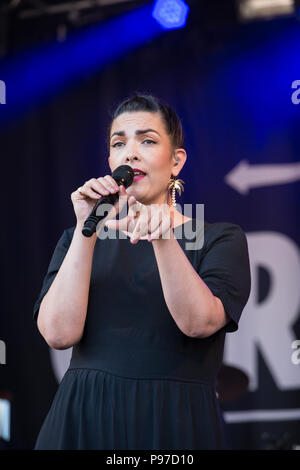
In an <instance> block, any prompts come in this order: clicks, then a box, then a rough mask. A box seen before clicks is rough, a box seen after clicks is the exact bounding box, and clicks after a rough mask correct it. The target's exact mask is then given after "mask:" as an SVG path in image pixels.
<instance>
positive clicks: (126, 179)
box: [82, 165, 134, 237]
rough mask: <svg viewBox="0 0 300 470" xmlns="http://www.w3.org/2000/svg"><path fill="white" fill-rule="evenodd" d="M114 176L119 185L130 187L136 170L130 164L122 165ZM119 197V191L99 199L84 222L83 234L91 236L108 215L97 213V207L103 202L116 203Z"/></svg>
mask: <svg viewBox="0 0 300 470" xmlns="http://www.w3.org/2000/svg"><path fill="white" fill-rule="evenodd" d="M111 176H112V178H113V179H114V180H115V182H116V183H117V185H118V186H120V185H121V184H122V185H123V186H124V187H125V189H126V188H128V187H129V186H130V185H131V184H132V182H133V178H134V171H133V169H132V168H131V167H130V166H129V165H120V166H118V168H116V169H115V171H114V172H113V173H112V175H111ZM118 199H119V193H117V194H109V195H108V196H102V197H101V199H100V201H97V203H96V205H95V207H94V209H93V210H92V212H91V213H90V215H89V216H88V218H87V219H86V221H85V222H84V226H83V229H82V234H83V235H84V236H85V237H91V236H92V235H93V233H94V232H95V231H96V227H97V224H98V222H100V220H102V219H104V217H106V215H107V214H106V215H96V213H97V209H98V207H99V206H100V205H101V204H111V205H114V204H115V202H116V201H117V200H118Z"/></svg>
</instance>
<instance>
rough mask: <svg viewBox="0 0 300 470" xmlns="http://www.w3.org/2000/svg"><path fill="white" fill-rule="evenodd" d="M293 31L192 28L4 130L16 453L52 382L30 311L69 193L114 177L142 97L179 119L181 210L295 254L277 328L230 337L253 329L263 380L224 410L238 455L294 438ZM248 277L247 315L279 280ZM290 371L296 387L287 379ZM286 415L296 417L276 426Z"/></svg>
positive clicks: (2, 373)
mask: <svg viewBox="0 0 300 470" xmlns="http://www.w3.org/2000/svg"><path fill="white" fill-rule="evenodd" d="M299 27H300V26H299V24H297V23H296V21H293V20H285V21H277V22H270V23H262V24H256V25H247V26H246V25H245V26H233V25H232V26H230V27H225V28H223V29H220V30H219V32H218V34H216V33H213V32H211V33H207V34H206V36H205V37H204V36H203V35H202V34H201V33H200V31H199V27H198V26H197V25H195V24H194V25H191V27H190V28H189V29H182V30H178V31H173V32H169V33H167V34H165V35H164V36H162V37H160V38H158V39H155V40H153V41H149V42H148V43H147V44H146V45H145V46H143V47H141V48H139V49H138V50H136V51H135V52H132V54H130V55H127V56H126V57H123V58H122V59H121V60H120V61H118V62H117V63H115V64H113V65H111V66H109V67H108V68H106V69H105V70H102V71H99V72H97V73H95V74H93V75H92V76H87V77H86V78H85V79H82V81H81V82H80V83H77V84H76V86H73V87H70V88H69V89H68V90H65V91H64V92H61V93H60V94H59V95H57V96H55V97H52V99H51V100H50V101H48V102H45V103H44V104H43V105H40V106H36V107H34V108H33V109H31V110H30V111H28V112H27V113H26V115H23V116H20V117H19V118H18V119H15V120H11V121H10V122H9V123H8V124H6V125H5V124H3V127H2V129H1V133H0V154H1V163H2V191H1V196H2V198H1V199H2V201H1V202H2V204H1V207H2V208H3V211H2V231H1V241H2V245H1V246H2V248H3V249H2V260H3V268H2V273H3V280H2V289H3V290H2V295H1V299H2V305H1V329H0V339H1V340H4V341H5V343H6V347H7V358H6V360H7V363H6V365H0V392H1V393H2V394H3V393H9V394H10V398H11V402H12V424H11V445H12V446H13V447H14V448H32V446H33V444H34V441H35V439H36V436H37V433H38V430H39V428H40V426H41V424H42V421H43V419H44V417H45V414H46V413H47V411H48V409H49V406H50V404H51V401H52V398H53V396H54V393H55V391H56V389H57V383H58V377H57V376H56V374H55V372H54V368H53V358H52V359H51V357H52V356H51V354H50V351H49V348H48V346H47V345H46V343H45V342H44V340H43V338H42V337H41V336H40V334H39V333H38V331H37V328H36V325H35V323H34V322H33V320H32V309H33V304H34V302H35V300H36V298H37V296H38V293H39V291H40V288H41V284H42V280H43V277H44V275H45V272H46V269H47V266H48V263H49V260H50V257H51V254H52V252H53V250H54V247H55V245H56V243H57V241H58V239H59V238H60V236H61V234H62V231H63V230H64V229H65V228H67V227H70V226H72V225H74V224H75V216H74V213H73V209H72V203H71V200H70V194H71V192H72V191H74V190H75V189H76V188H77V187H78V186H80V185H82V184H83V183H84V182H85V181H86V180H88V179H90V178H92V177H96V178H97V177H99V176H101V175H104V174H107V173H108V172H109V167H108V163H107V149H106V130H107V126H108V123H109V112H110V111H111V110H113V108H114V107H115V106H116V105H117V104H118V103H119V101H120V100H123V99H124V98H125V97H127V96H128V95H130V94H131V93H133V92H134V91H140V92H148V93H152V94H154V95H156V96H158V97H159V98H162V99H163V100H164V101H166V102H167V103H169V104H170V105H171V106H173V107H174V108H175V109H176V110H177V112H178V114H179V116H180V117H181V119H182V122H183V127H184V131H185V136H186V150H187V154H188V159H187V162H186V165H185V167H184V169H183V171H182V173H181V175H180V177H181V178H182V179H183V180H184V181H185V182H186V184H185V191H184V193H183V196H182V198H181V200H180V201H181V203H193V204H195V203H204V204H205V219H206V220H207V221H208V222H215V221H230V222H233V223H237V224H239V225H240V226H241V227H242V228H243V230H244V231H245V232H246V234H247V236H248V237H249V243H250V238H251V250H255V248H257V249H258V251H256V253H258V252H260V251H259V250H261V249H262V248H263V246H264V245H260V243H262V244H264V243H266V246H268V236H271V235H272V234H279V235H283V236H284V237H285V239H286V240H287V243H288V244H290V245H291V246H292V247H293V248H295V254H296V255H295V256H294V257H293V265H292V264H291V265H290V269H289V265H288V266H287V268H285V271H284V279H285V281H286V282H285V283H284V286H285V287H284V288H285V295H287V298H288V299H289V300H288V301H287V302H286V303H285V305H284V308H282V306H280V307H279V306H278V309H277V310H276V308H274V309H273V311H272V313H273V315H274V321H272V319H270V321H269V322H267V326H265V325H263V326H262V325H261V324H260V323H259V322H257V323H256V322H252V323H251V331H249V330H248V332H247V331H245V329H244V330H243V329H242V328H241V331H239V332H237V333H234V334H232V335H228V336H229V337H230V341H233V337H238V335H241V336H240V338H241V340H243V339H244V338H246V337H247V335H248V334H249V335H250V336H251V338H253V340H252V341H253V344H252V346H253V350H254V353H253V354H254V361H255V364H256V366H257V368H258V372H257V375H258V383H257V384H256V386H254V388H253V390H252V391H249V392H248V393H247V395H244V396H243V397H241V398H240V399H238V400H235V401H233V402H229V403H225V404H224V411H225V413H229V414H228V415H227V416H228V432H229V434H230V436H231V440H232V443H233V447H234V448H250V449H251V448H262V447H264V441H263V439H262V433H263V432H270V433H271V434H272V435H273V436H274V438H280V437H282V436H283V435H284V433H288V439H289V440H290V441H291V442H294V443H296V442H298V443H299V441H300V439H299V436H300V425H299V419H300V414H299V413H300V395H299V389H300V374H299V367H300V366H299V365H296V364H292V362H291V359H290V358H291V354H292V349H291V344H289V349H288V350H287V342H286V341H285V342H284V343H283V344H282V345H281V344H280V342H278V328H279V324H280V325H282V322H283V324H284V322H285V320H284V319H285V318H290V309H291V308H293V309H296V313H297V315H296V316H295V315H294V316H293V321H292V324H291V325H290V323H288V324H286V328H287V329H288V334H289V336H288V338H290V339H291V341H292V340H295V339H297V338H298V339H300V325H299V299H298V297H297V293H296V291H295V289H294V287H293V286H294V284H295V276H297V275H298V274H299V250H298V247H297V244H299V240H300V228H299V219H298V214H299V209H298V208H299V176H298V177H297V176H296V177H295V175H296V174H297V172H298V175H299V163H298V169H297V168H296V164H297V162H299V149H300V145H299V124H300V105H299V106H297V105H295V104H293V103H292V100H291V96H292V92H293V90H292V88H291V84H292V82H293V81H294V80H296V79H300V71H299V66H298V63H299V61H298V51H299V39H298V38H299V37H300V36H299ZM0 79H1V71H0ZM7 86H9V84H7ZM20 86H22V84H20ZM5 106H9V102H8V103H7V104H6V105H5ZM0 112H3V106H2V105H1V107H0ZM243 160H247V161H248V164H249V166H250V167H251V168H252V167H253V168H254V167H255V166H256V165H266V166H265V167H255V168H256V170H258V171H259V172H260V175H262V182H261V183H259V181H260V179H259V177H258V176H256V177H255V176H254V177H252V180H251V181H252V183H250V188H249V191H248V193H246V194H242V193H241V192H239V191H238V190H237V189H236V188H235V187H233V186H232V185H231V184H229V179H228V175H229V173H230V172H231V171H232V170H233V169H234V168H236V166H237V165H238V164H239V163H240V162H241V161H243ZM291 164H294V165H295V166H294V167H293V168H294V170H293V168H292V170H291V167H290V166H289V165H291ZM272 165H277V167H276V169H277V170H278V171H279V173H282V174H283V172H284V171H288V170H289V169H290V170H291V171H290V173H292V174H294V178H293V177H292V176H291V175H290V176H289V177H287V179H286V180H285V181H283V180H282V179H280V177H279V180H278V179H276V178H274V176H272V175H273V173H272V171H271V166H272ZM281 170H282V171H281ZM249 175H250V173H249ZM247 178H248V176H245V175H244V176H240V177H238V180H240V181H241V180H242V179H247ZM249 178H250V176H249ZM260 234H265V235H266V240H261V239H260V237H259V235H260ZM253 235H255V236H257V237H256V238H255V237H253ZM260 240H261V241H260ZM262 251H263V250H262ZM251 253H252V251H251ZM257 256H258V258H259V255H257ZM272 256H273V258H274V260H275V261H276V262H277V263H279V264H280V263H281V259H282V261H284V259H285V258H284V256H285V255H284V253H281V252H278V251H277V250H274V251H273V253H272ZM281 257H282V258H281ZM252 273H253V275H254V277H255V282H254V283H253V287H252V293H251V296H252V297H251V298H250V300H249V307H248V309H246V310H245V312H244V316H245V317H246V315H247V317H248V318H256V316H255V315H256V310H257V309H259V307H260V304H261V303H263V302H266V299H268V296H270V295H271V293H272V288H274V289H275V288H276V289H278V288H280V286H278V284H276V283H274V285H273V284H272V282H273V281H274V276H273V274H274V273H273V274H272V266H271V265H265V266H264V263H263V262H261V263H259V260H258V261H257V259H256V260H255V263H252ZM297 282H298V284H299V278H298V281H297ZM291 285H293V286H292V287H291V292H290V293H289V286H291ZM276 318H279V319H283V320H282V322H281V323H280V321H281V320H280V321H279V320H278V321H277V320H276V321H275V319H276ZM276 328H277V330H276ZM256 331H257V333H259V334H260V335H262V336H263V335H264V334H265V335H266V336H265V338H266V343H268V344H270V345H271V346H270V347H273V349H274V351H275V350H276V351H277V353H276V354H278V357H282V356H283V355H284V357H285V358H286V359H285V361H286V363H284V362H282V361H281V362H280V361H276V360H274V362H272V363H271V362H270V361H269V360H268V355H267V354H266V353H265V352H264V350H263V347H259V344H258V343H257V347H256V343H255V332H256ZM243 335H244V336H243ZM231 337H232V339H231ZM237 344H239V343H237ZM262 344H263V343H262ZM240 347H242V346H239V348H240ZM234 348H235V346H234V344H233V343H232V348H231V351H232V350H233V351H235V353H232V352H231V353H230V354H229V353H228V361H227V363H229V358H230V359H231V365H233V366H237V367H239V368H242V365H243V364H241V362H242V360H240V361H237V362H235V359H234V358H236V359H237V358H238V356H240V355H242V354H241V350H240V349H238V347H236V349H234ZM281 348H282V349H281ZM59 353H62V354H63V352H59ZM229 356H230V357H229ZM245 361H246V362H245V366H244V371H245V372H246V373H247V374H248V375H251V373H252V372H253V368H252V369H251V367H250V368H249V366H248V365H247V364H248V362H247V359H246V360H245ZM284 367H286V368H287V369H288V371H289V372H288V373H289V377H290V380H289V379H288V378H287V379H285V380H286V381H284V380H283V381H279V380H278V377H279V376H280V374H281V373H282V368H284ZM276 368H277V369H276ZM280 368H281V369H280ZM276 378H277V380H276ZM274 397H275V398H276V399H275V398H274ZM273 398H274V399H273ZM257 410H258V411H262V410H267V411H269V412H270V413H271V414H269V415H267V417H265V418H264V417H263V415H262V414H259V413H258V414H257V415H256V418H255V416H254V418H253V415H251V414H249V413H248V414H247V412H249V411H255V412H256V411H257ZM278 410H283V411H284V410H290V411H291V413H290V414H288V413H286V412H285V414H283V417H280V416H279V414H278V413H277V412H278ZM236 412H241V414H240V415H239V414H234V413H236ZM245 412H246V413H245ZM273 412H274V413H273ZM230 413H231V414H230ZM272 413H273V415H272ZM276 413H277V414H276ZM225 416H226V414H225ZM287 416H289V418H287Z"/></svg>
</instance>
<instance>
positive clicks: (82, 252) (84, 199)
mask: <svg viewBox="0 0 300 470" xmlns="http://www.w3.org/2000/svg"><path fill="white" fill-rule="evenodd" d="M80 191H81V192H79V190H76V191H74V192H73V193H72V195H71V199H72V202H73V205H74V211H75V214H76V218H77V225H76V228H75V231H74V234H73V239H72V242H71V245H70V246H69V249H68V252H67V254H66V256H65V258H64V260H63V262H62V264H61V266H60V268H59V270H58V272H57V274H56V276H55V278H54V280H53V282H52V284H51V286H50V288H49V290H48V292H47V294H46V295H45V296H44V298H43V300H42V302H41V305H40V309H39V314H38V318H37V326H38V329H39V331H40V333H41V335H42V336H43V337H44V339H45V340H46V342H47V343H48V344H49V346H50V347H52V348H54V349H67V348H69V347H71V346H73V345H74V344H76V343H78V342H79V341H80V338H81V336H82V333H83V330H84V324H85V320H86V314H87V307H88V297H89V289H90V280H91V271H92V262H93V254H94V248H95V243H96V240H97V233H96V232H95V233H94V234H93V235H92V236H91V237H90V238H87V237H85V236H84V235H82V233H81V231H82V228H83V225H84V221H85V220H86V218H87V217H88V215H89V214H90V213H91V210H92V208H93V207H94V205H95V199H96V200H98V199H99V197H101V196H104V195H107V194H109V193H116V192H118V191H120V199H121V198H122V197H123V205H124V204H125V202H126V200H127V196H126V191H125V188H124V187H123V186H121V187H118V185H117V184H116V182H115V181H114V179H113V178H112V177H111V176H110V175H106V176H105V177H101V178H98V179H95V178H92V179H91V180H89V181H87V182H86V183H85V185H84V186H82V187H81V188H80ZM118 209H119V210H121V209H122V204H121V205H120V206H117V207H116V212H118Z"/></svg>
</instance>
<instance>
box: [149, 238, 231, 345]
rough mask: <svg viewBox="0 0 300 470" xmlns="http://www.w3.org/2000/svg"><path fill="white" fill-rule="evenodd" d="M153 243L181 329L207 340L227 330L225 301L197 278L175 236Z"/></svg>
mask: <svg viewBox="0 0 300 470" xmlns="http://www.w3.org/2000/svg"><path fill="white" fill-rule="evenodd" d="M152 243H153V249H154V253H155V257H156V261H157V265H158V270H159V274H160V278H161V283H162V289H163V293H164V297H165V300H166V304H167V306H168V308H169V311H170V313H171V315H172V316H173V318H174V320H175V322H176V324H177V325H178V327H179V329H180V330H181V331H182V332H183V333H185V334H186V335H187V336H190V337H197V338H205V337H207V336H210V335H212V334H213V333H215V332H216V331H217V330H219V329H220V328H222V327H223V326H225V325H226V323H227V322H228V321H229V320H230V319H229V317H228V316H227V314H226V312H225V311H224V307H223V304H222V302H221V300H220V299H219V298H218V297H215V296H214V295H213V294H212V292H211V291H210V289H209V288H208V287H207V285H206V284H205V282H204V281H202V279H201V277H200V276H199V275H198V274H197V272H196V271H195V269H194V268H193V266H192V265H191V263H190V261H189V260H188V258H187V257H186V255H185V253H184V251H183V250H182V248H181V246H180V245H179V243H178V241H177V240H176V238H175V237H174V234H173V233H171V237H170V239H165V240H164V239H159V240H153V242H152Z"/></svg>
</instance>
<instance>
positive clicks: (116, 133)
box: [111, 129, 160, 139]
mask: <svg viewBox="0 0 300 470" xmlns="http://www.w3.org/2000/svg"><path fill="white" fill-rule="evenodd" d="M147 132H155V133H156V134H158V135H159V136H160V133H159V132H157V131H155V130H154V129H138V130H136V131H135V135H140V134H146V133H147ZM114 135H119V136H122V137H124V136H125V131H117V132H114V133H113V134H112V136H111V139H112V138H113V136H114Z"/></svg>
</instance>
